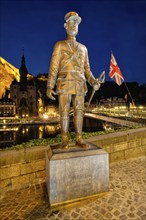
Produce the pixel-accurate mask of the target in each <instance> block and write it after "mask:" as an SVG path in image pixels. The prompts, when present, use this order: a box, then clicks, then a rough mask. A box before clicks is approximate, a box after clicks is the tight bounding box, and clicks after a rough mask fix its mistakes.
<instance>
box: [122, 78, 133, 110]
mask: <svg viewBox="0 0 146 220" xmlns="http://www.w3.org/2000/svg"><path fill="white" fill-rule="evenodd" d="M124 85H125V87H126V89H127V91H128V95H129V96H130V98H131V100H132V105H133V106H135V103H134V99H133V98H132V95H131V93H130V91H129V89H128V86H127V84H126V82H125V80H124Z"/></svg>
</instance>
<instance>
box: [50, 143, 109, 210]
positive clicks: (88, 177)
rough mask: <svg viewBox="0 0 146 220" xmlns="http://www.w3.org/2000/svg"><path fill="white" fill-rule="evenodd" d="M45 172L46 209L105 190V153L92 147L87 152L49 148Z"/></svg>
mask: <svg viewBox="0 0 146 220" xmlns="http://www.w3.org/2000/svg"><path fill="white" fill-rule="evenodd" d="M46 172H47V173H46V176H47V179H46V181H47V191H48V196H49V202H50V206H54V205H57V204H62V203H66V202H69V201H73V200H75V201H76V200H78V199H82V198H85V197H88V196H94V195H96V194H99V193H102V192H107V191H108V190H109V161H108V153H107V152H105V151H104V150H103V149H101V148H99V147H97V146H96V145H93V144H90V147H89V149H88V150H83V149H81V148H77V147H76V146H72V147H71V148H70V149H69V150H61V149H53V147H50V150H48V151H47V152H46Z"/></svg>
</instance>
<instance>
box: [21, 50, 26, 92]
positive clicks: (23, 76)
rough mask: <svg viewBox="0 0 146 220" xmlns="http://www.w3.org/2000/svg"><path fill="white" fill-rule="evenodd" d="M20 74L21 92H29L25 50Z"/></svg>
mask: <svg viewBox="0 0 146 220" xmlns="http://www.w3.org/2000/svg"><path fill="white" fill-rule="evenodd" d="M19 73H20V91H26V90H27V74H28V70H27V68H26V65H25V57H24V50H23V55H22V60H21V67H20V69H19Z"/></svg>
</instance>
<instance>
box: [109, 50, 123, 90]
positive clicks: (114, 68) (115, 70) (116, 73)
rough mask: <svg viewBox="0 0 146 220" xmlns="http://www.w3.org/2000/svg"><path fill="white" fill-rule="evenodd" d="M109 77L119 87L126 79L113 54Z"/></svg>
mask: <svg viewBox="0 0 146 220" xmlns="http://www.w3.org/2000/svg"><path fill="white" fill-rule="evenodd" d="M109 76H110V78H111V79H112V80H114V81H115V82H116V83H117V84H118V85H119V86H120V85H121V84H122V82H123V81H124V77H123V75H122V73H121V70H120V68H119V66H118V64H117V62H116V59H115V57H114V55H113V53H111V61H110V72H109Z"/></svg>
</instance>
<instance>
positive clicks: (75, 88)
mask: <svg viewBox="0 0 146 220" xmlns="http://www.w3.org/2000/svg"><path fill="white" fill-rule="evenodd" d="M80 22H81V18H80V17H79V15H78V14H77V13H76V12H68V13H67V14H66V15H65V24H64V28H65V29H66V33H67V39H66V40H63V41H58V42H57V43H56V44H55V46H54V50H53V54H52V59H51V63H50V69H49V73H48V81H47V96H48V97H49V98H50V99H52V100H54V99H55V98H54V96H53V95H55V94H56V93H57V94H58V97H59V111H60V124H61V134H62V148H68V144H69V139H68V130H69V112H70V104H71V101H72V102H73V107H74V127H75V132H76V145H77V146H79V147H82V148H85V149H87V148H88V144H87V143H86V142H85V141H84V140H83V139H82V126H83V114H84V98H85V95H86V93H87V86H86V80H87V81H88V82H89V84H90V85H91V86H93V87H94V89H95V90H98V89H99V88H100V82H99V81H98V80H97V79H95V78H94V76H93V75H92V73H91V71H90V65H89V60H88V52H87V48H86V47H85V46H84V45H83V44H81V43H79V42H77V41H76V35H77V33H78V25H79V24H80ZM55 84H56V92H55V91H54V90H53V89H54V86H55Z"/></svg>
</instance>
